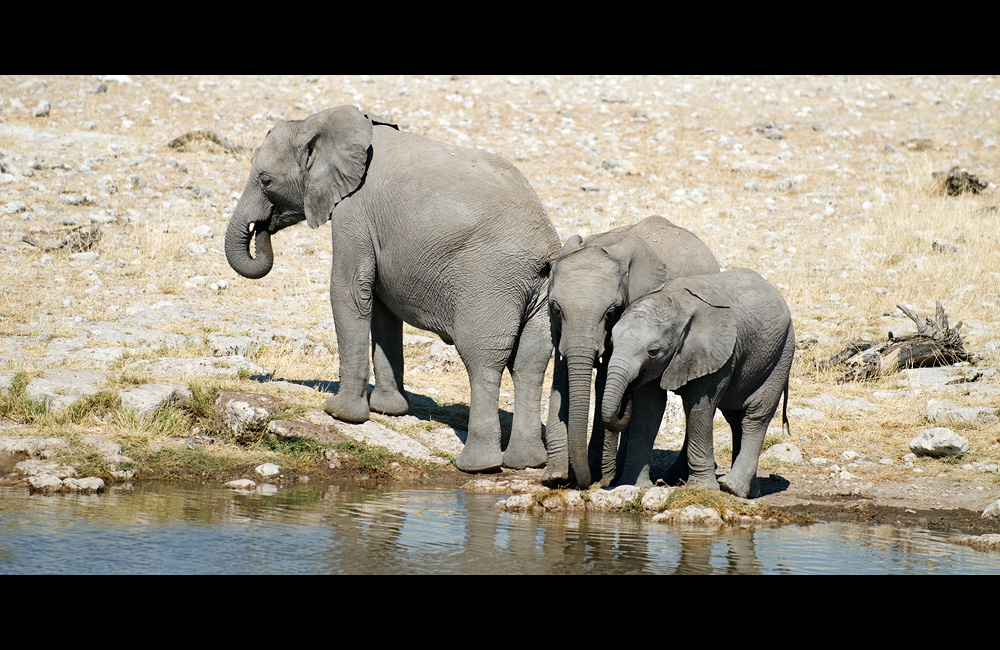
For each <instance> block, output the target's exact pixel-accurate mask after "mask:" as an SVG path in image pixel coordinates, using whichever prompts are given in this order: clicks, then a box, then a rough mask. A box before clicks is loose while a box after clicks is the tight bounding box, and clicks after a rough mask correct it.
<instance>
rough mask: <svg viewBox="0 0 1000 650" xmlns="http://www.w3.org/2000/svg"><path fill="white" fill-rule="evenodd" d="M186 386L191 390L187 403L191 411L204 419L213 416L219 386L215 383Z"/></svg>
mask: <svg viewBox="0 0 1000 650" xmlns="http://www.w3.org/2000/svg"><path fill="white" fill-rule="evenodd" d="M188 388H189V389H190V390H191V403H190V404H189V405H188V409H189V410H190V411H191V413H192V414H193V415H194V416H195V417H197V418H201V419H204V420H208V419H210V418H213V417H214V416H215V398H216V397H217V396H218V394H219V387H218V386H217V385H215V384H210V385H206V386H202V385H198V384H191V385H189V386H188Z"/></svg>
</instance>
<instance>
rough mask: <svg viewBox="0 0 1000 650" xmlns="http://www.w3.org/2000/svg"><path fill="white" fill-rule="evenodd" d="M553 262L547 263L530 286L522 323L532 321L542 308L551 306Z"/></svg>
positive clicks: (546, 308)
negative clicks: (550, 284) (550, 289)
mask: <svg viewBox="0 0 1000 650" xmlns="http://www.w3.org/2000/svg"><path fill="white" fill-rule="evenodd" d="M550 268H551V264H546V265H545V267H544V268H543V269H542V270H541V272H540V273H539V274H538V276H536V277H535V278H534V279H533V280H532V282H531V284H530V285H529V286H528V291H527V299H526V301H525V304H524V313H523V314H522V315H521V325H522V326H523V325H524V324H525V323H527V322H528V321H530V320H531V319H532V318H534V317H535V315H536V314H538V312H539V311H541V310H543V309H544V310H548V306H549V270H550Z"/></svg>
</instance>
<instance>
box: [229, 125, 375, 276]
mask: <svg viewBox="0 0 1000 650" xmlns="http://www.w3.org/2000/svg"><path fill="white" fill-rule="evenodd" d="M371 142H372V120H371V119H369V118H368V116H367V115H364V114H362V113H361V112H360V111H359V110H358V109H357V108H355V107H354V106H340V107H337V108H331V109H328V110H325V111H322V112H320V113H316V114H315V115H311V116H309V117H307V118H306V119H304V120H293V121H288V122H279V123H278V124H276V125H275V126H274V128H273V129H271V131H270V132H269V133H268V134H267V137H266V138H265V139H264V142H263V143H262V144H261V145H260V147H259V148H258V149H257V151H256V152H255V154H254V159H253V163H252V165H251V168H250V178H249V180H248V181H247V184H246V188H245V189H244V190H243V195H242V196H241V197H240V200H239V202H238V203H237V204H236V209H235V210H233V216H232V218H231V219H230V221H229V226H228V227H227V229H226V242H225V249H226V259H227V260H229V265H230V266H232V267H233V269H234V270H235V271H236V272H237V273H239V274H240V275H242V276H244V277H247V278H251V279H256V278H262V277H264V276H265V275H267V274H268V272H270V270H271V266H272V264H273V263H274V255H273V252H272V249H271V241H270V240H271V235H273V234H274V233H276V232H278V231H279V230H281V229H282V228H286V227H288V226H290V225H292V224H295V223H298V222H300V221H303V220H305V221H306V222H308V224H309V225H310V226H311V227H312V228H316V227H318V226H320V225H322V224H324V223H326V222H327V221H329V220H330V214H331V212H332V211H333V209H334V207H335V206H336V205H337V204H338V203H339V202H340V201H341V200H343V199H344V197H346V196H348V195H349V194H351V193H352V192H354V191H355V190H357V189H358V187H360V186H361V184H362V183H363V182H364V177H365V172H366V170H367V166H368V161H369V159H370V151H371V150H370V147H371ZM251 229H252V230H251ZM252 239H253V240H255V243H256V257H253V256H251V254H250V241H251V240H252Z"/></svg>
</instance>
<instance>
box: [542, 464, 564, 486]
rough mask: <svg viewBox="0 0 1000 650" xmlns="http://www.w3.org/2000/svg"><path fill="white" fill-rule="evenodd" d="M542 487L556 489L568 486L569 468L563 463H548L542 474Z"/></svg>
mask: <svg viewBox="0 0 1000 650" xmlns="http://www.w3.org/2000/svg"><path fill="white" fill-rule="evenodd" d="M542 485H544V486H545V487H547V488H551V489H556V488H561V487H566V486H567V485H569V466H568V465H567V464H566V463H565V462H563V463H548V464H547V465H546V467H545V473H544V474H542Z"/></svg>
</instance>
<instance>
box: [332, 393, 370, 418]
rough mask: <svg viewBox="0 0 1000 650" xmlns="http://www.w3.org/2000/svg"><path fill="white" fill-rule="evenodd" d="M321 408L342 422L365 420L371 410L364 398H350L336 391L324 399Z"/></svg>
mask: <svg viewBox="0 0 1000 650" xmlns="http://www.w3.org/2000/svg"><path fill="white" fill-rule="evenodd" d="M323 410H324V411H326V412H327V413H328V414H330V416H332V417H334V418H336V419H338V420H343V421H344V422H355V423H361V422H367V421H368V418H369V416H370V415H371V411H370V410H369V408H368V401H367V400H365V399H356V398H354V399H350V398H348V397H347V396H346V395H345V394H344V393H337V394H336V395H334V396H333V397H331V398H330V399H328V400H326V404H325V405H324V406H323Z"/></svg>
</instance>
